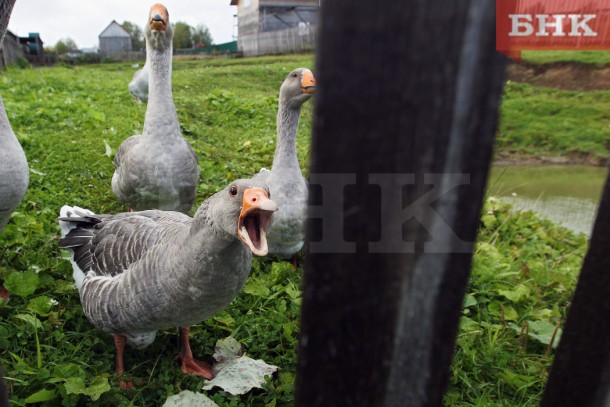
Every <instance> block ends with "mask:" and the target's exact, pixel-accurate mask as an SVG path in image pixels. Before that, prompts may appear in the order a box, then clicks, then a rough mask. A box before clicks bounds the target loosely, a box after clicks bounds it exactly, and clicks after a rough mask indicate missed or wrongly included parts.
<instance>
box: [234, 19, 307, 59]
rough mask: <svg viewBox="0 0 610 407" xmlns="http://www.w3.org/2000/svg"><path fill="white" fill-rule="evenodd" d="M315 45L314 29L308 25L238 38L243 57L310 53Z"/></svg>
mask: <svg viewBox="0 0 610 407" xmlns="http://www.w3.org/2000/svg"><path fill="white" fill-rule="evenodd" d="M315 43H316V27H315V25H308V26H305V27H303V26H301V27H293V28H288V29H285V30H276V31H268V32H255V33H252V34H248V35H244V36H240V37H239V41H238V48H239V51H241V52H242V53H243V54H244V56H255V55H265V54H284V53H291V52H302V51H311V50H313V48H314V46H315Z"/></svg>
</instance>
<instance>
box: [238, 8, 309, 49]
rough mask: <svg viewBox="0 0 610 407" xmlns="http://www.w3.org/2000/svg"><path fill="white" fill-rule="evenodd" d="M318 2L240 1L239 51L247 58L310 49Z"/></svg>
mask: <svg viewBox="0 0 610 407" xmlns="http://www.w3.org/2000/svg"><path fill="white" fill-rule="evenodd" d="M318 10H319V0H239V3H238V8H237V18H238V30H237V31H238V37H237V41H238V49H239V51H240V52H242V53H243V54H244V55H246V56H253V55H264V54H273V53H289V52H299V51H305V50H311V49H313V47H314V45H315V25H316V21H317V17H318Z"/></svg>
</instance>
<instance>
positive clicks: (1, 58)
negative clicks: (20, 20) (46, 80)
mask: <svg viewBox="0 0 610 407" xmlns="http://www.w3.org/2000/svg"><path fill="white" fill-rule="evenodd" d="M19 58H26V59H27V60H28V61H29V62H30V63H32V64H38V65H39V64H44V63H45V55H44V48H43V42H42V40H41V39H40V35H39V34H38V33H29V35H28V36H27V37H19V36H17V35H15V34H13V33H12V32H10V31H7V32H6V35H5V36H4V41H3V44H2V50H1V52H0V65H1V66H4V67H6V66H7V65H11V64H15V63H17V61H19Z"/></svg>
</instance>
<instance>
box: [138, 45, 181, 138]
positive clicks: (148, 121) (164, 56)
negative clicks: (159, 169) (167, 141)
mask: <svg viewBox="0 0 610 407" xmlns="http://www.w3.org/2000/svg"><path fill="white" fill-rule="evenodd" d="M146 55H147V63H148V64H149V84H148V105H147V107H146V116H145V119H144V131H143V133H142V135H143V136H155V135H161V136H164V137H165V136H166V135H169V134H175V135H179V133H180V127H179V124H178V115H177V114H176V106H175V105H174V99H173V96H172V50H171V47H170V48H169V49H166V50H164V51H158V50H156V49H153V48H152V47H147V52H146Z"/></svg>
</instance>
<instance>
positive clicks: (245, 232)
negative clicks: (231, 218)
mask: <svg viewBox="0 0 610 407" xmlns="http://www.w3.org/2000/svg"><path fill="white" fill-rule="evenodd" d="M277 210H278V207H277V204H276V203H275V202H273V201H272V200H271V199H269V195H268V194H267V191H265V190H264V189H262V188H247V189H246V190H245V191H244V196H243V198H242V209H241V212H240V214H239V222H238V224H237V237H238V238H239V239H240V240H241V241H242V242H243V243H244V244H245V245H246V247H248V249H250V251H252V253H253V254H255V255H257V256H265V255H267V252H268V251H269V248H268V247H267V230H268V229H269V224H270V223H271V217H272V215H273V212H275V211H277Z"/></svg>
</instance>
